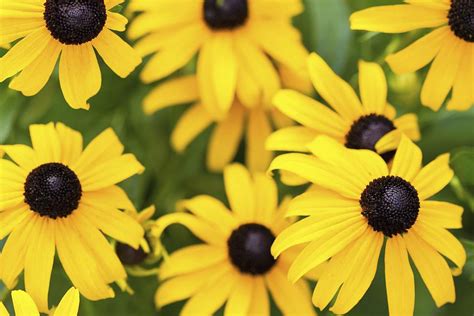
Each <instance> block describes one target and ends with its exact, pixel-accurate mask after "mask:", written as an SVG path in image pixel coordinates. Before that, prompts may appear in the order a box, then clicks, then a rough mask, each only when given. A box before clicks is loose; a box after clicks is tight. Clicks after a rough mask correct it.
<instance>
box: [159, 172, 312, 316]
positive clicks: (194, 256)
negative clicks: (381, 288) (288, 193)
mask: <svg viewBox="0 0 474 316" xmlns="http://www.w3.org/2000/svg"><path fill="white" fill-rule="evenodd" d="M224 183H225V189H226V193H227V198H228V201H229V204H230V207H231V209H232V211H230V210H229V209H228V208H227V207H226V206H225V205H224V204H223V203H222V202H220V201H219V200H217V199H215V198H213V197H211V196H207V195H201V196H197V197H194V198H192V199H189V200H185V201H183V202H182V203H181V206H182V208H183V209H185V210H188V211H189V212H190V213H185V212H177V213H173V214H168V215H165V216H163V217H161V218H159V219H158V220H157V227H158V228H157V229H158V234H161V232H162V231H163V230H164V229H165V228H166V227H168V226H169V225H171V224H175V223H179V224H182V225H184V226H185V227H187V228H188V229H189V230H191V232H192V233H193V234H194V235H196V236H197V237H198V238H199V239H201V240H202V241H203V242H204V244H197V245H193V246H188V247H185V248H183V249H180V250H177V251H175V252H174V253H172V254H171V255H170V256H169V257H168V258H167V259H166V257H165V261H164V262H163V264H162V265H161V268H160V273H159V276H160V278H161V279H162V280H164V283H162V284H161V285H160V287H159V288H158V291H157V293H156V296H155V299H156V304H157V306H159V307H162V306H164V305H167V304H170V303H173V302H177V301H181V300H185V299H188V298H189V300H188V301H187V302H186V304H185V305H184V308H183V310H182V311H181V315H211V314H213V313H214V312H215V311H217V310H218V309H219V308H220V307H221V306H222V305H223V304H225V303H226V302H227V303H226V305H225V311H224V315H269V314H270V303H269V296H268V293H267V291H269V292H270V294H271V295H272V297H273V300H274V301H275V302H276V304H277V306H278V307H279V308H280V310H281V311H282V312H283V314H285V315H314V314H315V313H314V310H313V307H312V306H311V302H310V292H309V288H308V286H307V284H306V282H304V281H303V280H300V281H299V282H297V283H296V284H291V283H290V282H289V281H288V279H287V277H286V273H287V270H288V266H289V264H290V262H291V261H292V260H293V259H294V258H295V257H296V255H297V253H298V251H299V249H298V248H297V247H296V248H292V249H289V250H288V251H286V252H285V253H283V254H282V256H281V257H280V258H278V260H275V259H273V257H272V255H271V254H270V246H271V244H272V242H273V240H274V238H275V236H276V235H277V234H278V233H279V232H280V231H281V230H283V229H284V228H285V227H287V226H288V225H289V224H290V222H289V221H287V220H286V219H285V218H284V217H283V215H284V213H285V211H286V205H287V203H286V202H287V201H288V200H285V201H284V202H282V203H281V204H280V206H278V192H277V187H276V184H275V182H274V181H273V180H272V179H271V178H269V177H267V176H266V175H265V174H263V173H256V174H254V175H253V177H252V176H251V175H250V174H249V172H248V171H247V169H245V168H244V167H243V166H241V165H238V164H234V165H230V166H228V167H226V168H225V169H224ZM318 269H319V270H321V266H320V267H318ZM318 269H317V270H318ZM317 270H313V271H312V273H318V272H320V271H317Z"/></svg>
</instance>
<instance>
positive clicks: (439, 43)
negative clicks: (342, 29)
mask: <svg viewBox="0 0 474 316" xmlns="http://www.w3.org/2000/svg"><path fill="white" fill-rule="evenodd" d="M405 2H409V3H405V4H400V5H390V6H379V7H373V8H369V9H365V10H362V11H359V12H356V13H354V14H352V16H351V27H352V29H355V30H367V31H375V32H385V33H403V32H408V31H412V30H417V29H423V28H429V29H433V31H431V32H430V33H428V34H427V35H425V36H423V37H422V38H421V39H419V40H417V41H416V42H415V43H413V44H411V45H410V46H408V47H406V48H405V49H403V50H401V51H399V52H397V53H395V54H392V55H390V56H388V57H387V62H388V64H389V65H390V66H391V67H392V69H393V71H395V72H396V73H408V72H414V71H416V70H419V69H421V68H423V67H425V66H426V65H428V64H429V63H430V62H431V61H433V63H432V65H431V68H430V70H429V72H428V76H427V77H426V80H425V83H424V85H423V88H422V91H421V102H422V103H423V104H424V105H426V106H428V107H430V108H431V109H433V110H434V111H437V110H439V108H440V107H441V105H442V104H443V102H444V100H445V99H446V97H447V96H448V94H449V92H450V91H451V90H452V97H451V100H450V101H449V102H448V106H447V108H448V110H460V111H462V110H467V109H469V108H470V107H471V106H472V105H473V104H474V89H472V78H474V64H473V63H474V58H473V54H474V2H472V1H471V0H426V1H405Z"/></svg>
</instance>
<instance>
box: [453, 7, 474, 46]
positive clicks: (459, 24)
mask: <svg viewBox="0 0 474 316" xmlns="http://www.w3.org/2000/svg"><path fill="white" fill-rule="evenodd" d="M448 18H449V26H451V30H452V31H453V33H454V34H456V36H457V37H459V38H460V39H463V40H465V41H466V42H470V43H473V42H474V0H452V1H451V9H450V10H449V14H448Z"/></svg>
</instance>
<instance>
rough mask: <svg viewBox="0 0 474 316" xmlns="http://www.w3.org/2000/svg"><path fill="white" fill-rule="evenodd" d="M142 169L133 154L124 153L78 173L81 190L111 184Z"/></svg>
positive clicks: (99, 187) (95, 188)
mask: <svg viewBox="0 0 474 316" xmlns="http://www.w3.org/2000/svg"><path fill="white" fill-rule="evenodd" d="M143 170H144V167H143V166H142V164H140V162H139V161H138V160H137V159H136V158H135V156H134V155H133V154H125V155H122V156H120V157H118V158H114V159H110V160H109V161H107V162H105V163H102V164H98V165H96V166H94V167H92V168H91V169H90V170H88V171H85V172H83V173H80V174H78V177H79V180H80V181H81V186H82V190H83V191H85V192H87V191H95V190H100V189H103V188H106V187H109V186H112V185H114V184H117V183H119V182H122V181H123V180H126V179H128V178H130V177H131V176H133V175H135V174H139V173H142V172H143Z"/></svg>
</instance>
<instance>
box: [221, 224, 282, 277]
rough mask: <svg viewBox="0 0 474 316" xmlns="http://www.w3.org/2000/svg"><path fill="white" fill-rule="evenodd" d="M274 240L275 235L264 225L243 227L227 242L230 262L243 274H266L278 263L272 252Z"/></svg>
mask: <svg viewBox="0 0 474 316" xmlns="http://www.w3.org/2000/svg"><path fill="white" fill-rule="evenodd" d="M274 240H275V236H274V235H273V233H272V232H271V231H270V230H269V229H268V228H267V227H265V226H263V225H260V224H244V225H241V226H240V227H239V228H237V229H236V230H234V231H233V232H232V234H231V235H230V237H229V239H228V240H227V246H228V247H229V257H230V260H231V261H232V263H233V264H234V266H236V267H237V268H238V269H239V270H240V271H241V272H242V273H248V274H252V275H258V274H264V273H266V272H268V271H269V270H270V269H271V268H272V267H273V265H274V264H275V262H276V260H275V259H274V258H273V256H272V254H271V252H270V248H271V246H272V244H273V241H274Z"/></svg>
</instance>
